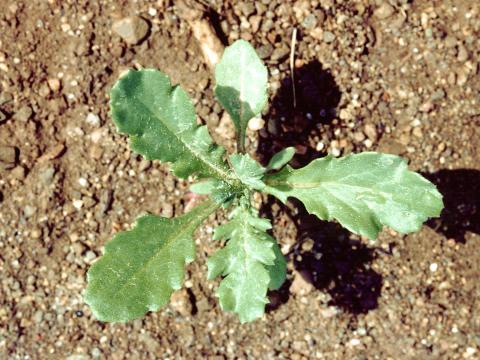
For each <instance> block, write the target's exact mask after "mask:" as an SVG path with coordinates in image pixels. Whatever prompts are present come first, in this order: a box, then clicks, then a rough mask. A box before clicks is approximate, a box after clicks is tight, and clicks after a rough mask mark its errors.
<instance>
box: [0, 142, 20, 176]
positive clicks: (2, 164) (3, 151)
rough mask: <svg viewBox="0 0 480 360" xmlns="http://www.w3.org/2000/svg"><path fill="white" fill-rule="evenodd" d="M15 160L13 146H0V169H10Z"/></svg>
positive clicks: (15, 151) (13, 165) (15, 150)
mask: <svg viewBox="0 0 480 360" xmlns="http://www.w3.org/2000/svg"><path fill="white" fill-rule="evenodd" d="M16 162H17V149H16V148H15V147H13V146H0V169H4V170H8V169H12V168H14V167H15V163H16Z"/></svg>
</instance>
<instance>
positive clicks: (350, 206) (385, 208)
mask: <svg viewBox="0 0 480 360" xmlns="http://www.w3.org/2000/svg"><path fill="white" fill-rule="evenodd" d="M264 182H265V183H266V184H267V187H266V188H265V191H266V192H268V193H270V194H272V195H274V196H276V197H278V198H279V199H280V200H281V201H282V202H286V201H287V198H288V197H295V198H297V199H299V200H300V201H302V202H303V204H304V205H305V207H306V209H307V210H308V211H309V212H310V213H312V214H315V215H316V216H318V217H319V218H320V219H322V220H332V219H336V220H337V221H338V222H339V223H340V224H342V225H343V226H344V227H345V228H347V229H348V230H350V231H351V232H353V233H356V234H360V235H364V236H367V237H368V238H370V239H375V238H376V237H377V235H378V232H379V231H380V230H381V229H382V227H383V225H387V226H389V227H391V228H392V229H394V230H397V231H398V232H400V233H409V232H413V231H417V230H419V229H420V227H421V225H422V223H423V222H424V221H425V220H427V219H428V218H430V217H436V216H439V215H440V212H441V210H442V208H443V202H442V195H441V194H440V193H439V192H438V191H437V189H436V187H435V185H433V184H432V183H431V182H429V181H428V180H426V179H425V178H423V177H422V176H421V175H419V174H417V173H415V172H412V171H409V170H408V167H407V163H406V161H405V160H403V159H402V158H400V157H398V156H394V155H388V154H379V153H374V152H365V153H361V154H355V155H349V156H345V157H343V158H333V157H332V156H327V157H324V158H321V159H317V160H314V161H312V162H311V163H310V164H308V165H307V166H305V167H303V168H301V169H297V170H294V169H292V168H291V167H290V166H286V167H285V168H284V169H282V170H281V171H280V172H278V173H276V174H272V175H266V176H265V178H264Z"/></svg>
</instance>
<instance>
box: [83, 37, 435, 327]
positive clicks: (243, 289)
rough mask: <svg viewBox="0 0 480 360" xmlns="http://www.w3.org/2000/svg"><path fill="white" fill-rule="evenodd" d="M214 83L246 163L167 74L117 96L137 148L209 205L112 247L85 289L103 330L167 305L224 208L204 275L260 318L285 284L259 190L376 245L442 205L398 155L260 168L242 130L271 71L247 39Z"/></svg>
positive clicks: (123, 126) (118, 116)
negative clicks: (256, 196)
mask: <svg viewBox="0 0 480 360" xmlns="http://www.w3.org/2000/svg"><path fill="white" fill-rule="evenodd" d="M215 80H216V88H215V95H216V97H217V99H218V101H219V102H220V103H221V105H222V106H223V107H224V108H225V110H226V111H227V112H228V113H229V114H230V117H231V119H232V120H233V123H234V125H235V128H236V131H237V149H238V151H239V153H238V154H232V155H230V154H226V152H225V149H224V148H222V147H221V146H219V145H217V144H215V143H213V141H212V139H211V137H210V135H209V132H208V129H207V127H206V126H200V125H197V122H196V116H195V111H194V107H193V105H192V103H191V101H190V99H189V97H188V96H187V94H186V92H185V91H184V90H182V89H181V88H180V87H179V86H172V85H171V84H170V80H169V78H168V77H167V76H166V75H165V74H163V73H162V72H160V71H157V70H153V69H145V70H139V71H136V70H130V71H129V72H128V73H127V74H126V75H125V76H124V77H122V78H121V79H120V80H118V82H117V83H116V84H115V85H114V87H113V88H112V91H111V98H110V107H111V114H112V117H113V120H114V122H115V124H116V126H117V128H118V130H119V131H120V132H121V133H123V134H128V135H129V138H130V145H131V148H132V149H133V151H135V152H137V153H139V154H141V155H143V157H144V158H146V159H149V160H160V161H162V162H168V163H170V168H171V170H172V172H173V174H174V175H176V176H178V177H180V178H182V179H187V178H194V179H195V180H196V181H198V182H196V183H195V184H193V185H192V187H191V190H192V191H193V192H195V193H197V194H204V195H209V198H210V199H209V200H207V201H205V202H203V203H202V204H200V205H199V206H197V207H196V208H194V209H193V210H192V211H190V212H188V213H186V214H184V215H182V216H179V217H176V218H173V219H168V218H163V217H159V216H156V215H145V216H142V217H140V218H139V219H138V220H137V222H136V224H135V226H134V227H133V229H132V230H130V231H125V232H120V233H118V234H117V235H115V236H114V238H113V240H111V241H110V242H108V243H107V245H106V246H105V251H104V255H103V256H102V257H101V258H100V259H99V260H98V261H97V262H95V263H94V264H93V265H92V266H91V268H90V269H89V271H88V287H87V289H86V292H85V301H86V302H87V303H88V304H89V305H90V307H91V309H92V312H93V314H94V315H95V317H96V318H97V319H99V320H101V321H108V322H125V321H129V320H133V319H137V318H139V317H141V316H143V315H145V313H147V312H148V311H157V310H158V309H159V308H161V307H162V306H164V305H165V304H167V302H168V301H169V299H170V296H171V294H172V293H173V291H175V290H178V289H180V288H181V286H182V282H183V280H184V274H185V266H186V264H188V263H190V262H191V261H193V260H194V258H195V242H194V238H193V234H194V231H195V229H196V228H197V227H198V226H199V225H200V224H201V223H202V222H203V221H204V220H205V219H206V218H207V217H208V216H209V215H210V214H212V213H213V212H215V211H216V210H217V209H219V208H220V207H224V208H229V209H232V210H231V213H230V220H229V222H227V223H226V224H224V225H221V226H219V227H218V228H217V229H215V232H214V236H213V238H214V239H215V240H223V241H225V243H226V245H225V246H224V247H223V248H222V249H220V250H218V251H217V252H215V253H214V254H213V255H212V256H210V258H209V259H208V278H209V279H214V278H216V277H218V276H221V277H222V280H221V282H220V286H219V287H218V289H217V291H216V296H217V297H218V298H219V301H220V306H221V308H222V309H223V310H226V311H233V312H236V313H237V314H238V316H239V317H240V321H241V322H242V323H244V322H248V321H252V320H255V319H257V318H259V317H261V316H262V315H263V314H264V311H265V305H266V304H267V303H268V298H267V291H268V290H269V289H271V290H272V289H278V288H279V287H280V286H281V285H282V283H283V282H284V280H285V276H286V262H285V259H284V257H283V255H282V253H281V252H280V248H279V246H278V244H277V242H276V241H275V239H274V238H273V237H272V236H271V235H270V234H269V233H268V231H269V230H270V229H271V224H270V221H269V220H267V219H263V218H260V217H259V216H258V212H257V211H256V210H255V208H254V207H253V206H252V203H251V198H252V195H253V193H254V192H255V191H259V192H263V193H266V194H270V195H273V196H275V197H276V198H278V199H279V200H280V201H282V202H283V203H285V202H286V201H287V200H288V198H290V197H294V198H297V199H298V200H300V201H301V202H302V203H303V204H304V205H305V207H306V209H307V210H308V212H310V213H311V214H315V215H316V216H318V218H320V219H322V220H336V221H338V222H339V223H340V224H341V225H343V226H344V227H345V228H347V229H348V230H350V231H351V232H353V233H355V234H359V235H362V236H365V237H368V238H370V239H375V238H376V237H377V235H378V233H379V231H380V230H381V229H382V227H383V226H384V225H385V226H389V227H390V228H392V229H394V230H396V231H398V232H400V233H409V232H413V231H417V230H419V229H420V227H421V225H422V223H423V222H424V221H425V220H427V219H428V218H429V217H435V216H439V214H440V211H441V210H442V208H443V202H442V196H441V194H440V193H439V192H438V191H437V189H436V188H435V186H434V185H433V184H432V183H430V182H429V181H427V180H426V179H425V178H423V177H422V176H421V175H419V174H417V173H415V172H412V171H409V170H408V168H407V164H406V161H405V160H403V159H402V158H400V157H397V156H394V155H388V154H381V153H376V152H365V153H360V154H353V155H347V156H345V157H341V158H334V157H332V156H330V155H329V156H326V157H324V158H320V159H316V160H314V161H312V162H311V163H310V164H308V165H307V166H305V167H303V168H300V169H294V168H292V167H290V166H289V165H288V162H289V161H290V160H291V159H292V157H293V156H294V154H295V150H294V149H293V148H286V149H284V150H282V151H281V152H279V153H277V154H276V155H274V156H273V157H272V159H271V160H270V163H269V164H268V165H267V166H266V167H263V166H261V165H260V164H259V163H258V162H257V161H255V160H254V159H252V158H251V157H250V156H249V155H247V154H246V153H245V132H246V128H247V124H248V122H249V120H250V119H252V118H253V117H255V116H258V115H259V114H260V113H261V111H262V109H263V108H264V107H265V105H266V102H267V69H266V68H265V66H264V65H263V64H262V62H261V61H260V59H259V58H258V56H257V54H256V53H255V50H254V49H253V47H252V46H251V45H250V44H249V43H247V42H246V41H243V40H239V41H237V42H235V43H234V44H233V45H231V46H230V47H228V48H227V49H226V50H225V52H224V54H223V57H222V59H221V61H220V63H219V64H218V65H217V66H216V69H215Z"/></svg>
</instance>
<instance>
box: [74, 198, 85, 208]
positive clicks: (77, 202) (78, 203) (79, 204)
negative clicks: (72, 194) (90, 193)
mask: <svg viewBox="0 0 480 360" xmlns="http://www.w3.org/2000/svg"><path fill="white" fill-rule="evenodd" d="M82 206H83V201H82V200H73V207H74V208H75V209H77V210H80V209H81V208H82Z"/></svg>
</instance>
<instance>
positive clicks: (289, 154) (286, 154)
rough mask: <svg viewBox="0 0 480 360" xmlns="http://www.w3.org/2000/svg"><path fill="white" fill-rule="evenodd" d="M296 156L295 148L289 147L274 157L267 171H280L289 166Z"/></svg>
mask: <svg viewBox="0 0 480 360" xmlns="http://www.w3.org/2000/svg"><path fill="white" fill-rule="evenodd" d="M294 155H295V148H294V147H293V146H290V147H287V148H285V149H283V150H282V151H279V152H278V153H276V154H275V155H273V156H272V158H271V159H270V161H269V162H268V165H267V171H270V170H280V169H281V168H282V167H284V166H285V165H287V164H288V162H289V161H290V160H292V158H293V156H294Z"/></svg>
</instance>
